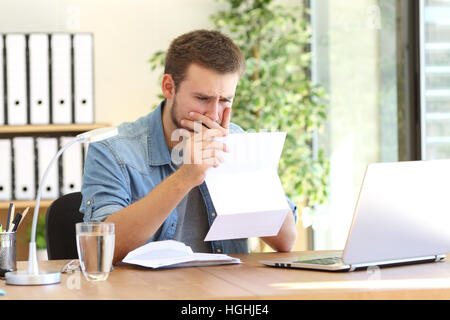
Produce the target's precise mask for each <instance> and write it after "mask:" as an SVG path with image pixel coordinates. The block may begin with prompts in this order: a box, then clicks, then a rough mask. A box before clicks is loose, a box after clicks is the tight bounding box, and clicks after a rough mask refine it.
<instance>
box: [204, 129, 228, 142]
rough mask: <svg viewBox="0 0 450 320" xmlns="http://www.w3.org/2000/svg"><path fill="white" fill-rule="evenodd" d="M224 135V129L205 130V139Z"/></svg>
mask: <svg viewBox="0 0 450 320" xmlns="http://www.w3.org/2000/svg"><path fill="white" fill-rule="evenodd" d="M224 136H225V132H224V130H223V129H208V130H204V131H203V140H207V139H210V138H220V137H224Z"/></svg>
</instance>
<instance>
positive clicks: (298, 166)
mask: <svg viewBox="0 0 450 320" xmlns="http://www.w3.org/2000/svg"><path fill="white" fill-rule="evenodd" d="M220 1H221V2H226V3H228V5H229V8H228V9H226V10H223V11H220V12H217V13H215V14H213V15H212V16H211V20H212V22H213V23H214V25H215V27H216V29H217V30H219V31H221V32H223V33H224V34H227V35H228V36H230V37H231V38H232V39H233V40H234V41H235V42H236V44H237V45H238V46H239V47H240V48H241V50H242V52H243V54H244V56H245V57H246V62H247V70H246V73H245V75H244V76H243V78H242V79H241V80H240V82H239V85H238V87H237V90H236V96H235V99H234V102H233V113H232V121H233V122H235V123H236V124H238V125H240V126H241V127H242V128H243V129H244V130H247V131H255V132H258V131H285V132H287V137H286V142H285V146H284V149H283V154H282V157H281V160H280V165H279V175H280V178H281V181H282V184H283V187H284V189H285V191H286V193H287V195H288V196H289V197H290V198H291V199H292V200H293V201H294V202H295V203H296V204H297V205H298V207H299V208H300V209H301V210H299V212H303V215H305V214H312V213H313V212H314V208H315V207H316V206H318V205H321V204H323V203H324V202H325V201H326V199H327V185H328V175H329V161H328V160H327V159H325V157H324V154H323V151H322V150H317V152H314V150H313V142H312V141H313V137H314V135H315V134H316V133H317V130H321V129H322V127H323V124H324V122H325V120H326V104H325V103H324V98H325V91H324V90H323V88H322V87H321V86H319V85H317V84H314V83H313V82H312V81H311V79H310V65H311V52H310V49H309V48H310V44H311V28H310V24H309V21H308V18H307V17H308V15H309V11H308V9H307V8H304V7H302V6H298V5H296V6H290V5H289V6H288V5H281V4H278V3H276V2H275V1H273V0H220ZM165 54H166V53H165V52H164V51H158V52H156V53H155V54H154V55H153V56H152V57H151V59H150V60H149V62H150V63H151V65H152V70H155V69H156V68H157V67H160V66H163V65H164V58H165ZM159 97H160V98H163V97H162V96H161V95H160V96H159ZM309 220H310V219H309Z"/></svg>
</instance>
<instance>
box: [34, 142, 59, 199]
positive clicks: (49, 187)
mask: <svg viewBox="0 0 450 320" xmlns="http://www.w3.org/2000/svg"><path fill="white" fill-rule="evenodd" d="M36 147H37V159H38V161H37V162H38V177H39V179H38V183H41V180H42V177H43V176H44V173H45V170H47V167H48V165H49V164H50V162H51V161H52V159H53V157H54V156H55V155H56V153H57V152H58V138H43V137H39V138H37V139H36ZM58 197H59V175H58V166H56V165H55V166H53V168H51V169H50V172H49V173H48V175H47V179H46V182H45V185H44V186H42V199H57V198H58Z"/></svg>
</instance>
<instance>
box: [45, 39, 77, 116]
mask: <svg viewBox="0 0 450 320" xmlns="http://www.w3.org/2000/svg"><path fill="white" fill-rule="evenodd" d="M50 46H51V57H52V58H51V59H52V62H51V76H52V77H51V78H52V81H51V87H52V97H51V99H52V100H51V101H52V104H51V106H52V110H51V113H52V123H54V124H69V123H72V80H71V79H72V71H71V63H72V60H71V59H72V58H71V50H72V44H71V39H70V34H65V33H61V34H58V33H55V34H52V35H51V36H50Z"/></svg>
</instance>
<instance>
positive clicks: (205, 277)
mask: <svg viewBox="0 0 450 320" xmlns="http://www.w3.org/2000/svg"><path fill="white" fill-rule="evenodd" d="M306 254H308V252H290V253H253V254H249V255H245V254H236V255H231V256H235V257H238V258H240V259H241V260H242V261H243V264H239V265H223V266H210V267H190V268H175V269H165V270H147V269H143V268H139V267H134V266H116V267H115V268H114V271H112V272H111V274H110V276H109V278H108V280H107V281H103V282H88V281H86V280H85V279H84V277H83V275H82V274H81V273H80V272H75V273H72V274H62V277H61V283H59V284H54V285H48V286H27V287H22V286H11V285H6V284H5V281H4V280H0V289H2V290H3V291H5V292H6V295H5V296H0V300H4V299H190V300H191V299H450V261H449V259H448V258H447V259H446V260H444V261H443V262H438V263H426V264H418V265H409V266H400V267H390V268H382V269H378V268H375V269H371V270H368V271H367V270H366V271H355V272H343V273H331V272H323V271H309V270H299V269H281V268H272V267H266V266H264V265H261V264H259V263H258V261H259V260H262V259H272V258H275V257H289V256H296V255H306ZM67 261H68V260H54V261H41V262H40V263H39V266H40V269H41V270H61V268H62V266H63V265H64V264H65V263H66V262H67ZM18 268H19V270H24V269H25V268H26V262H24V261H20V262H18Z"/></svg>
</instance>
